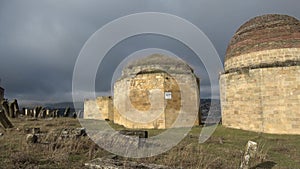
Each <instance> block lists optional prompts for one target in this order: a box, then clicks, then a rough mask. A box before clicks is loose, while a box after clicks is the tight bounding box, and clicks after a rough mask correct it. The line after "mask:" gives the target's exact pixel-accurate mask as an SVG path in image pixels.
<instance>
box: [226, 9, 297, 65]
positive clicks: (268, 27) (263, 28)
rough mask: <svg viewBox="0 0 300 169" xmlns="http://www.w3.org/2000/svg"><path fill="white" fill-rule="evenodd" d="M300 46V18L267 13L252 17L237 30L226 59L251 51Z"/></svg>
mask: <svg viewBox="0 0 300 169" xmlns="http://www.w3.org/2000/svg"><path fill="white" fill-rule="evenodd" d="M299 47H300V22H299V20H297V19H296V18H294V17H291V16H288V15H280V14H267V15H262V16H258V17H255V18H253V19H250V20H249V21H248V22H246V23H245V24H243V25H242V26H241V27H240V28H239V29H238V30H237V31H236V33H235V35H234V36H233V38H232V39H231V41H230V44H229V46H228V48H227V52H226V58H225V61H227V60H228V59H230V58H233V57H236V56H240V55H243V54H246V53H251V52H257V51H262V50H271V49H281V48H299Z"/></svg>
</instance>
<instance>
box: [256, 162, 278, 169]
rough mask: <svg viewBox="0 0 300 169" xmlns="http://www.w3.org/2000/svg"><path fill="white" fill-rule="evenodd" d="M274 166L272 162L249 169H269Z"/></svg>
mask: <svg viewBox="0 0 300 169" xmlns="http://www.w3.org/2000/svg"><path fill="white" fill-rule="evenodd" d="M275 165H276V163H275V162H274V161H265V162H263V163H260V164H258V165H256V166H254V167H251V168H250V169H258V168H259V169H271V168H273V167H274V166H275Z"/></svg>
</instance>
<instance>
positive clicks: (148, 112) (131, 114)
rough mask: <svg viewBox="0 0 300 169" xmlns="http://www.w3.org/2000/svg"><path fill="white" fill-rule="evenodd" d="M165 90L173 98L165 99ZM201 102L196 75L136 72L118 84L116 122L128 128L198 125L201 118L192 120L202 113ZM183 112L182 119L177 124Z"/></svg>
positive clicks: (116, 91) (115, 104)
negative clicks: (200, 110)
mask: <svg viewBox="0 0 300 169" xmlns="http://www.w3.org/2000/svg"><path fill="white" fill-rule="evenodd" d="M177 78H178V79H181V80H180V81H179V82H178V81H176V80H175V79H177ZM179 83H180V84H181V85H182V86H183V89H180V87H179ZM181 91H182V92H181ZM165 92H171V93H172V94H171V95H172V96H171V99H165ZM182 94H183V95H184V98H186V100H183V99H182V98H183V96H182ZM198 101H199V88H198V85H197V81H196V77H195V76H194V75H193V74H181V75H180V74H173V75H169V74H167V73H164V72H156V73H145V74H137V75H136V76H135V77H133V78H131V77H128V78H123V79H121V80H119V81H117V82H116V83H115V86H114V106H115V108H114V122H115V123H117V124H121V125H124V126H125V127H128V128H159V129H164V128H170V127H185V126H189V125H191V124H194V123H195V124H199V119H198V118H196V119H197V120H196V122H195V120H193V119H195V118H194V116H193V115H195V114H196V116H197V115H198V113H199V104H198ZM182 104H186V105H187V106H185V107H182ZM180 113H181V114H182V115H181V120H180V122H178V121H177V125H175V126H174V124H175V122H176V120H177V118H178V117H179V115H180Z"/></svg>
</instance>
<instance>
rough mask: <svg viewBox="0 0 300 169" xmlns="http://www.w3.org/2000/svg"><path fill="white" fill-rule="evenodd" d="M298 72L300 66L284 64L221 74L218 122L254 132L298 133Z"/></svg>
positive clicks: (299, 124)
mask: <svg viewBox="0 0 300 169" xmlns="http://www.w3.org/2000/svg"><path fill="white" fill-rule="evenodd" d="M273 52H274V51H271V53H273ZM264 53H265V51H264ZM298 56H299V55H298ZM299 74H300V66H287V67H270V68H257V69H250V70H248V71H246V70H243V71H240V72H232V73H227V74H223V75H221V77H220V84H221V85H220V88H221V107H222V124H223V125H224V126H228V127H232V128H238V129H245V130H251V131H257V132H266V133H278V134H300V111H299V107H300V76H299Z"/></svg>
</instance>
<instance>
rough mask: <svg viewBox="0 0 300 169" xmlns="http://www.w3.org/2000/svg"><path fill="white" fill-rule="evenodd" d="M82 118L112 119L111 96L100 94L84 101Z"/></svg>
mask: <svg viewBox="0 0 300 169" xmlns="http://www.w3.org/2000/svg"><path fill="white" fill-rule="evenodd" d="M84 118H85V119H97V120H106V119H109V120H113V99H112V97H111V96H101V97H97V98H96V100H94V99H86V100H85V101H84Z"/></svg>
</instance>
